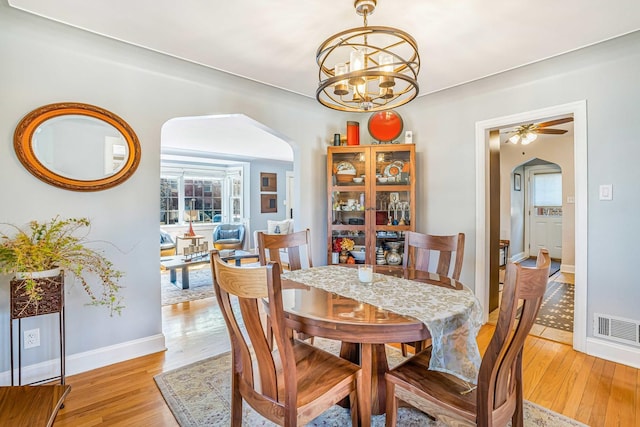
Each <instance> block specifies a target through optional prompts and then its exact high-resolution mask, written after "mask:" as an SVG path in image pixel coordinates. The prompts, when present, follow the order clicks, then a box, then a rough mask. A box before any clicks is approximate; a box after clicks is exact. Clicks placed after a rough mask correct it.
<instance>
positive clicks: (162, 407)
mask: <svg viewBox="0 0 640 427" xmlns="http://www.w3.org/2000/svg"><path fill="white" fill-rule="evenodd" d="M214 306H215V298H209V299H205V300H200V301H195V302H190V303H182V304H176V305H174V306H166V307H163V308H162V313H163V319H164V320H163V328H164V333H165V336H166V343H167V351H166V352H162V353H156V354H152V355H149V356H145V357H141V358H137V359H134V360H130V361H127V362H122V363H118V364H115V365H112V366H108V367H104V368H100V369H96V370H94V371H90V372H86V373H83V374H79V375H74V376H70V377H67V383H68V384H71V386H72V389H71V393H70V394H69V396H68V397H67V399H66V401H65V407H64V408H63V409H62V410H61V411H60V412H59V413H58V417H57V419H56V423H55V426H56V427H62V426H73V427H79V426H96V425H109V426H145V427H146V426H176V425H177V423H176V421H175V419H174V418H173V416H172V414H171V412H170V411H169V408H168V407H167V406H166V404H165V402H164V400H163V398H162V395H161V394H160V392H159V391H158V389H157V387H156V385H155V382H154V380H153V376H154V375H156V374H158V373H160V372H163V371H168V370H171V369H175V368H177V367H179V366H183V365H186V364H189V363H192V362H195V361H197V360H201V359H204V358H206V357H209V356H212V355H215V354H218V353H220V352H222V351H226V350H227V349H228V348H229V346H228V339H227V336H226V330H225V329H224V324H222V323H214V321H213V316H212V309H213V307H214ZM493 330H494V327H493V326H492V325H485V326H483V327H482V329H481V331H480V334H479V335H478V343H479V345H480V348H481V351H484V349H485V348H486V346H487V345H488V342H489V340H490V338H491V335H492V334H493ZM524 390H525V399H527V400H530V401H532V402H535V403H538V404H540V405H542V406H544V407H547V408H550V409H552V410H554V411H556V412H559V413H563V414H565V415H567V416H569V417H571V418H574V419H577V420H579V421H581V422H583V423H586V424H588V425H590V426H592V427H599V426H621V427H628V426H632V427H633V426H635V427H640V370H638V369H633V368H630V367H627V366H624V365H619V364H616V363H613V362H607V361H604V360H602V359H598V358H595V357H592V356H587V355H585V354H583V353H578V352H576V351H574V350H573V349H572V348H571V347H570V346H568V345H565V344H562V343H558V342H553V341H550V340H546V339H542V338H538V337H534V336H530V337H529V338H528V339H527V342H526V347H525V352H524Z"/></svg>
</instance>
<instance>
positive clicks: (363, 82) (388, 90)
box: [316, 0, 420, 112]
mask: <svg viewBox="0 0 640 427" xmlns="http://www.w3.org/2000/svg"><path fill="white" fill-rule="evenodd" d="M376 4H377V0H355V2H354V7H355V9H356V13H357V14H358V15H361V16H363V19H364V26H363V27H358V28H352V29H350V30H345V31H342V32H340V33H338V34H335V35H333V36H331V37H330V38H328V39H327V40H325V41H324V42H323V43H322V44H321V45H320V47H319V48H318V52H317V54H316V61H317V63H318V67H319V72H318V79H319V81H320V83H319V84H318V89H317V91H316V99H317V100H318V102H320V103H321V104H323V105H324V106H326V107H329V108H333V109H334V110H340V111H348V112H366V111H382V110H387V109H391V108H395V107H398V106H400V105H404V104H406V103H407V102H409V101H411V100H412V99H413V98H415V97H416V96H417V95H418V72H419V71H420V56H419V55H418V45H417V43H416V41H415V40H414V39H413V37H411V36H410V35H409V34H407V33H405V32H404V31H401V30H398V29H395V28H391V27H368V26H367V17H368V16H369V15H371V14H372V13H373V11H374V9H375V7H376Z"/></svg>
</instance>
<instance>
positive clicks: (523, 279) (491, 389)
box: [477, 249, 551, 425]
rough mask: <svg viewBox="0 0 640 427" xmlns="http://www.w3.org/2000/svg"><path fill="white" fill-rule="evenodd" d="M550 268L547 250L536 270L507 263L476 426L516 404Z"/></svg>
mask: <svg viewBox="0 0 640 427" xmlns="http://www.w3.org/2000/svg"><path fill="white" fill-rule="evenodd" d="M550 265H551V258H550V257H549V252H548V251H547V250H546V249H541V250H540V252H539V253H538V259H537V267H535V268H526V267H522V266H520V265H518V264H513V263H508V264H507V267H506V274H505V281H504V289H503V293H502V301H501V303H500V313H499V316H498V322H497V324H496V330H495V332H494V334H493V337H492V338H491V341H490V343H489V346H488V348H487V350H486V352H485V354H484V356H483V358H482V364H481V365H480V372H479V374H478V395H477V397H478V400H477V404H478V422H479V425H480V424H481V423H480V420H487V419H491V417H492V415H491V414H492V413H493V411H494V410H495V409H498V408H499V407H500V406H502V405H503V404H505V402H507V401H509V402H516V400H515V398H514V393H516V391H517V390H516V389H517V387H518V386H519V385H518V384H519V383H520V384H521V381H522V378H521V375H522V366H521V364H522V349H523V347H524V342H525V339H526V337H527V335H528V334H529V331H530V330H531V327H532V326H533V324H534V323H535V320H536V316H537V314H538V310H539V309H540V305H541V304H542V299H543V297H544V293H545V290H546V287H547V282H548V280H549V267H550ZM520 387H521V385H520Z"/></svg>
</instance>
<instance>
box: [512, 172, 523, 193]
mask: <svg viewBox="0 0 640 427" xmlns="http://www.w3.org/2000/svg"><path fill="white" fill-rule="evenodd" d="M521 186H522V177H521V176H520V174H519V173H514V174H513V189H514V190H515V191H520V190H521V188H522V187H521Z"/></svg>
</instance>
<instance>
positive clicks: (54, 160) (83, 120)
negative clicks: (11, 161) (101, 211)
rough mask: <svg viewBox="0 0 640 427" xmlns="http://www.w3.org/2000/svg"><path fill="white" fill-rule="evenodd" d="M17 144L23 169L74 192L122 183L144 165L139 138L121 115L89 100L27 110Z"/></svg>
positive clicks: (18, 131) (17, 137)
mask: <svg viewBox="0 0 640 427" xmlns="http://www.w3.org/2000/svg"><path fill="white" fill-rule="evenodd" d="M13 145H14V148H15V150H16V154H17V156H18V159H20V162H22V164H23V165H24V167H25V168H26V169H27V170H28V171H29V172H31V173H32V174H33V175H35V176H36V177H37V178H39V179H41V180H42V181H44V182H46V183H48V184H51V185H55V186H56V187H60V188H64V189H67V190H75V191H98V190H104V189H106V188H110V187H113V186H115V185H118V184H121V183H122V182H124V181H125V180H127V179H128V178H129V177H130V176H131V175H133V173H134V172H135V170H136V168H137V167H138V164H139V163H140V142H139V141H138V137H137V136H136V134H135V133H134V132H133V129H131V127H129V125H128V124H127V123H126V122H125V121H124V120H122V119H121V118H120V117H118V116H117V115H115V114H113V113H111V112H110V111H107V110H105V109H102V108H100V107H96V106H94V105H89V104H80V103H58V104H49V105H45V106H44V107H40V108H38V109H36V110H33V111H32V112H30V113H29V114H27V115H26V116H25V117H24V118H23V119H22V120H21V121H20V123H19V124H18V126H17V127H16V131H15V134H14V138H13Z"/></svg>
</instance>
